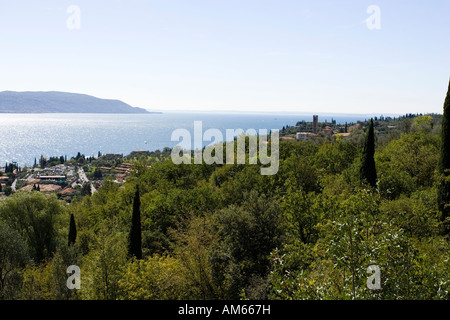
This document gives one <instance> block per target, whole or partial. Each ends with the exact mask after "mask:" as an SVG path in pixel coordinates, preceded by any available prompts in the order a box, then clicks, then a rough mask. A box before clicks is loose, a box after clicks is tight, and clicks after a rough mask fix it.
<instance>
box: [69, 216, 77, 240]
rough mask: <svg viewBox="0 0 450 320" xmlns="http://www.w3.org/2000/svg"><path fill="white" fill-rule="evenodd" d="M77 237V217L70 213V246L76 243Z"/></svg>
mask: <svg viewBox="0 0 450 320" xmlns="http://www.w3.org/2000/svg"><path fill="white" fill-rule="evenodd" d="M76 239H77V226H76V224H75V217H74V216H73V213H72V214H71V215H70V227H69V246H70V245H73V244H75V240H76Z"/></svg>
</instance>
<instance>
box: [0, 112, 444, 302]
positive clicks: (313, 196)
mask: <svg viewBox="0 0 450 320" xmlns="http://www.w3.org/2000/svg"><path fill="white" fill-rule="evenodd" d="M405 121H407V122H408V125H405V126H402V128H401V130H399V131H396V132H395V134H392V135H389V136H384V137H383V138H380V137H379V132H378V131H377V124H376V122H375V125H374V128H373V135H372V138H373V139H374V145H373V146H374V148H375V150H374V154H372V155H371V154H370V146H368V145H367V143H368V140H369V139H372V138H370V136H371V134H370V132H369V131H370V130H371V129H370V127H366V128H365V129H360V132H361V139H357V138H355V136H356V135H355V136H353V137H351V136H350V137H349V138H348V139H346V138H342V137H337V138H332V139H315V140H310V141H283V142H281V143H280V151H279V154H280V168H279V171H278V173H277V174H276V175H272V176H262V175H261V174H260V166H259V165H237V164H235V165H206V164H202V165H187V164H182V165H175V164H173V163H172V161H171V159H170V157H168V158H166V159H164V160H162V161H157V162H153V163H151V166H150V164H149V163H147V160H146V159H145V157H143V158H141V159H139V160H137V161H135V162H134V165H133V175H132V176H131V177H130V178H128V179H127V181H126V183H124V184H123V185H122V186H120V187H119V185H117V184H116V183H114V182H113V181H105V183H104V185H103V186H102V187H101V188H100V189H99V190H98V191H97V192H96V193H94V194H93V195H91V196H90V195H86V196H84V197H82V198H78V199H76V200H74V201H72V203H71V204H70V205H67V204H66V203H64V202H62V201H59V200H57V198H56V197H55V196H46V195H43V194H42V193H40V192H37V191H32V192H17V193H15V194H13V195H11V196H10V197H8V198H6V199H5V200H3V201H1V203H0V280H1V281H0V297H1V298H3V299H354V298H356V299H448V298H450V294H449V290H450V263H449V258H450V245H449V241H448V234H447V231H446V229H445V228H444V225H445V224H444V221H443V219H442V214H441V211H440V209H439V201H438V198H440V197H439V192H438V189H439V188H438V186H439V185H440V181H442V174H441V171H440V170H439V166H438V163H439V154H440V147H441V124H440V122H441V117H439V116H433V117H432V116H428V115H424V116H419V117H413V118H406V119H405ZM364 139H366V141H364ZM370 157H372V158H373V160H374V164H375V168H372V169H369V170H367V167H366V169H362V168H363V167H365V166H367V165H369V166H370V164H367V163H370V162H371V161H370V159H369V158H370ZM365 163H366V164H365ZM370 170H374V171H373V172H372V171H370ZM367 172H369V173H367ZM373 174H375V180H374V181H375V184H374V185H373V186H372V185H371V180H369V176H370V179H372V177H373V176H374V175H373ZM136 204H138V205H136ZM71 215H73V222H75V223H73V222H72V223H71ZM139 218H140V219H139ZM138 222H139V224H137V223H138ZM132 224H133V226H132ZM136 226H138V227H136ZM69 229H70V230H71V231H70V232H69ZM136 230H137V232H139V231H140V237H141V238H140V239H141V241H140V242H141V248H140V250H141V254H142V258H141V259H138V258H140V256H138V258H136V252H139V251H136V249H135V248H136V247H133V245H132V244H130V241H136V240H133V239H139V237H136V236H135V235H136ZM69 233H70V236H69ZM132 234H134V235H132ZM134 245H136V243H134ZM138 246H139V244H138ZM131 247H133V248H134V249H133V250H130V248H131ZM69 265H78V266H80V268H81V289H80V290H69V289H68V288H67V287H66V280H67V277H68V275H67V273H66V269H67V267H68V266H69ZM369 265H378V266H379V267H380V270H381V289H380V290H369V289H368V288H367V284H366V282H367V278H368V276H369V274H368V273H367V268H368V266H369Z"/></svg>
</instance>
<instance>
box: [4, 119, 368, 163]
mask: <svg viewBox="0 0 450 320" xmlns="http://www.w3.org/2000/svg"><path fill="white" fill-rule="evenodd" d="M331 118H333V119H335V120H336V121H337V122H338V123H345V122H349V123H350V122H355V121H357V120H364V119H366V118H368V116H364V115H336V116H331V115H320V114H319V122H322V121H324V120H325V119H327V120H328V121H331ZM301 120H305V121H312V115H301V114H274V113H270V114H269V113H260V114H246V113H235V114H232V113H196V112H190V113H179V112H167V113H162V114H0V166H3V164H4V163H5V162H6V161H8V162H12V161H16V162H17V163H18V164H19V165H20V166H23V165H25V164H26V165H32V164H33V163H34V158H37V159H39V157H40V155H43V156H44V157H50V156H61V155H67V157H68V158H70V157H72V156H75V155H76V154H77V152H81V153H82V154H84V155H86V156H92V155H94V156H97V153H98V151H100V152H102V153H103V154H106V153H118V154H122V153H123V154H124V155H127V154H129V153H130V152H131V151H133V150H150V151H153V150H157V149H160V150H162V149H163V148H164V147H171V148H172V147H174V146H175V145H176V144H177V143H178V142H176V141H171V134H172V132H173V131H174V130H175V129H179V128H181V129H187V130H189V131H190V132H191V134H192V135H193V128H194V121H202V125H203V132H204V131H205V130H207V129H209V128H216V129H219V130H221V131H222V133H223V135H224V137H225V130H226V129H238V128H241V129H243V130H247V129H255V130H256V131H258V130H259V129H267V130H271V129H281V128H282V127H283V126H285V125H290V126H292V125H295V124H296V123H297V121H301ZM207 144H208V142H205V143H204V145H207Z"/></svg>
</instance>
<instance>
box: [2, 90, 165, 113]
mask: <svg viewBox="0 0 450 320" xmlns="http://www.w3.org/2000/svg"><path fill="white" fill-rule="evenodd" d="M0 113H124V114H125V113H160V112H150V111H148V110H146V109H143V108H138V107H133V106H130V105H129V104H127V103H125V102H123V101H121V100H116V99H102V98H97V97H94V96H91V95H87V94H83V93H72V92H62V91H1V92H0Z"/></svg>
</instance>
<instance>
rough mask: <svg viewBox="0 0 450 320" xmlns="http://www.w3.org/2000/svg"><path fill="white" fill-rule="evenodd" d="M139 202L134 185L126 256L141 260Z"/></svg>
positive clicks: (137, 188) (137, 191) (137, 190)
mask: <svg viewBox="0 0 450 320" xmlns="http://www.w3.org/2000/svg"><path fill="white" fill-rule="evenodd" d="M140 207H141V200H140V197H139V187H138V186H137V185H136V191H135V193H134V201H133V214H132V217H131V229H130V235H129V239H128V254H129V255H130V256H131V257H133V256H134V257H136V258H137V259H142V235H141V209H140Z"/></svg>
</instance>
